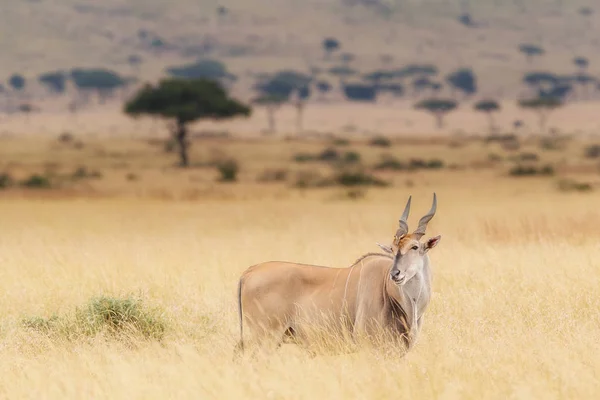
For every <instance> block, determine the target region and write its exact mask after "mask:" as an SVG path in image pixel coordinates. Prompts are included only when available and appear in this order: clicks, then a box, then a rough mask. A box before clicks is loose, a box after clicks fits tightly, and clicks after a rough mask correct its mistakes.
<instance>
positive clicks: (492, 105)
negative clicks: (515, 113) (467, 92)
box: [473, 100, 500, 132]
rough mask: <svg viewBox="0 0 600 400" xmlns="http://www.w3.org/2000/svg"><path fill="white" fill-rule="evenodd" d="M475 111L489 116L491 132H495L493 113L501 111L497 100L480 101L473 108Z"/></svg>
mask: <svg viewBox="0 0 600 400" xmlns="http://www.w3.org/2000/svg"><path fill="white" fill-rule="evenodd" d="M473 108H474V109H475V111H479V112H483V113H485V114H487V117H488V121H489V123H490V132H493V131H494V116H493V113H495V112H497V111H499V110H500V104H498V102H497V101H496V100H480V101H478V102H477V103H475V105H474V106H473Z"/></svg>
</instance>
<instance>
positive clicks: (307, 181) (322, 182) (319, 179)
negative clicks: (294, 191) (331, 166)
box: [294, 170, 334, 189]
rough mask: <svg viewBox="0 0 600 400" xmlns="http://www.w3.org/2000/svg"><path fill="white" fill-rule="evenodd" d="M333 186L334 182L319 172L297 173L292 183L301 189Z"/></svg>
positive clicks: (306, 171)
mask: <svg viewBox="0 0 600 400" xmlns="http://www.w3.org/2000/svg"><path fill="white" fill-rule="evenodd" d="M333 184H334V182H332V180H331V179H328V178H325V177H324V176H323V175H322V174H321V173H319V171H315V170H305V171H298V173H296V179H295V181H294V186H295V187H297V188H301V189H306V188H311V187H312V188H322V187H327V186H332V185H333Z"/></svg>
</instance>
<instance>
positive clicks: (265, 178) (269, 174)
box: [257, 168, 289, 182]
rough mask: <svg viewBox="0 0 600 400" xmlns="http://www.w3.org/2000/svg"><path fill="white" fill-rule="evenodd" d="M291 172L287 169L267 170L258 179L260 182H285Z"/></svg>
mask: <svg viewBox="0 0 600 400" xmlns="http://www.w3.org/2000/svg"><path fill="white" fill-rule="evenodd" d="M288 174H289V171H288V170H287V169H282V168H275V169H265V170H264V171H263V172H262V173H261V174H260V175H259V176H258V178H257V181H258V182H283V181H285V180H286V179H287V177H288Z"/></svg>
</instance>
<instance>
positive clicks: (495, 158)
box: [488, 153, 503, 162]
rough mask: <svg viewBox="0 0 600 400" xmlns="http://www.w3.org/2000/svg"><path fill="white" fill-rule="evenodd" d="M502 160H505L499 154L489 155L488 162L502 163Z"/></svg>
mask: <svg viewBox="0 0 600 400" xmlns="http://www.w3.org/2000/svg"><path fill="white" fill-rule="evenodd" d="M502 160H503V158H502V156H501V155H499V154H496V153H490V154H488V161H491V162H500V161H502Z"/></svg>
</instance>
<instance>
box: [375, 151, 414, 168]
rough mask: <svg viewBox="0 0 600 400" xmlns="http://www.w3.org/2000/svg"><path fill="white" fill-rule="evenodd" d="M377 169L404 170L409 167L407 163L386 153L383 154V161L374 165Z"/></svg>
mask: <svg viewBox="0 0 600 400" xmlns="http://www.w3.org/2000/svg"><path fill="white" fill-rule="evenodd" d="M373 168H374V169H376V170H392V171H403V170H405V169H407V168H408V167H407V165H406V164H404V163H403V162H402V161H400V160H398V159H397V158H396V157H394V156H392V155H391V154H384V155H383V156H381V161H380V162H379V163H377V164H375V166H374V167H373Z"/></svg>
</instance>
